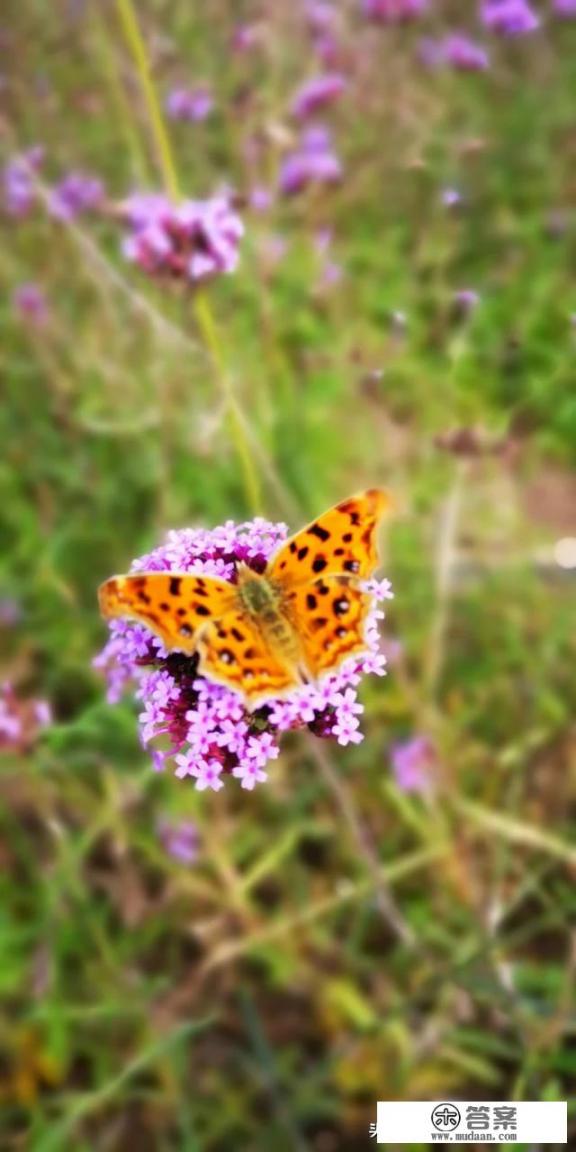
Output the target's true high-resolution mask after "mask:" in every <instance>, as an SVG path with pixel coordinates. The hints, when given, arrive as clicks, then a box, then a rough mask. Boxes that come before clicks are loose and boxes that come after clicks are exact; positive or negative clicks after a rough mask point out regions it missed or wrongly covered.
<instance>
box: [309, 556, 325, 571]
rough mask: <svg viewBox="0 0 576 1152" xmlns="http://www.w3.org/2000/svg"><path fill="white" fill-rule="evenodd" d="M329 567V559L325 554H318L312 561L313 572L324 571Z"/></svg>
mask: <svg viewBox="0 0 576 1152" xmlns="http://www.w3.org/2000/svg"><path fill="white" fill-rule="evenodd" d="M327 567H328V561H327V560H326V559H325V558H324V556H316V557H315V559H314V560H313V561H312V571H313V572H323V571H324V569H325V568H327Z"/></svg>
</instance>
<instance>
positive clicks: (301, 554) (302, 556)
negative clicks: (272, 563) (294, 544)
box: [298, 544, 310, 560]
mask: <svg viewBox="0 0 576 1152" xmlns="http://www.w3.org/2000/svg"><path fill="white" fill-rule="evenodd" d="M309 551H310V549H309V547H308V545H307V544H305V545H304V547H303V548H299V549H298V559H299V560H305V559H306V557H307V555H308V553H309Z"/></svg>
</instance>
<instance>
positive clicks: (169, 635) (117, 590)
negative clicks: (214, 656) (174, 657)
mask: <svg viewBox="0 0 576 1152" xmlns="http://www.w3.org/2000/svg"><path fill="white" fill-rule="evenodd" d="M236 596H237V594H236V590H235V588H234V586H233V585H232V584H230V583H228V581H226V580H220V579H218V578H217V577H215V576H202V575H194V574H193V573H190V572H134V573H130V574H129V575H127V576H112V577H111V579H110V580H106V582H105V583H104V584H102V585H101V587H100V589H99V592H98V599H99V601H100V610H101V612H102V615H103V616H105V617H106V618H107V619H110V618H112V617H115V616H121V617H129V618H130V619H133V620H139V621H141V623H142V624H146V625H147V626H148V627H149V628H150V629H151V630H152V632H154V633H155V635H156V636H159V637H160V639H161V640H162V643H163V644H164V646H165V648H167V649H169V650H170V649H173V648H177V649H178V650H179V651H181V652H187V653H191V652H194V651H195V650H196V648H197V645H198V638H199V636H200V635H201V634H202V632H203V631H204V629H205V628H206V626H207V625H208V624H210V623H211V622H212V621H213V620H218V619H220V618H221V617H222V616H223V615H224V614H225V613H226V612H229V611H230V609H231V608H232V607H233V606H234V605H235V603H236Z"/></svg>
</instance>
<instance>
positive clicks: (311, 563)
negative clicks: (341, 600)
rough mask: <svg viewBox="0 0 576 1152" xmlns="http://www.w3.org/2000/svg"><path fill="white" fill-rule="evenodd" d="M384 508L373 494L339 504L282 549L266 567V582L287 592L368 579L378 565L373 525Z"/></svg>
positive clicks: (383, 498) (381, 495) (380, 495)
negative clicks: (324, 581)
mask: <svg viewBox="0 0 576 1152" xmlns="http://www.w3.org/2000/svg"><path fill="white" fill-rule="evenodd" d="M390 505H391V501H390V498H389V496H388V495H387V494H386V493H385V492H382V491H380V489H378V488H370V489H369V490H368V491H367V492H360V493H359V494H358V495H357V496H351V497H350V498H349V499H348V500H342V501H341V503H340V504H336V505H335V507H334V508H330V509H329V510H328V512H325V513H324V515H323V516H319V517H318V519H317V520H313V521H312V523H311V524H308V525H307V527H306V528H303V529H302V530H301V532H297V533H296V534H295V535H294V536H292V537H291V538H290V539H289V540H287V541H286V543H285V544H283V545H282V547H281V548H280V549H279V551H278V552H277V553H276V555H275V556H274V557H273V559H272V561H271V563H270V566H269V573H270V578H271V579H272V580H277V581H278V582H279V583H280V584H281V585H282V586H283V587H291V586H293V585H294V584H297V583H300V584H302V583H306V582H309V581H314V580H317V579H318V578H319V576H328V575H330V574H341V575H348V576H358V577H360V578H361V579H365V578H366V577H367V576H371V575H372V573H373V572H374V569H375V568H376V566H377V564H378V546H377V529H378V524H379V522H380V519H381V517H382V516H383V515H384V513H385V512H386V510H387V509H388V508H389V507H390Z"/></svg>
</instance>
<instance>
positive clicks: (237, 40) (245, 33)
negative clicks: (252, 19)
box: [232, 24, 260, 52]
mask: <svg viewBox="0 0 576 1152" xmlns="http://www.w3.org/2000/svg"><path fill="white" fill-rule="evenodd" d="M259 40H260V30H259V28H258V26H257V25H256V24H237V25H236V27H235V29H234V33H233V35H232V47H233V48H234V49H235V50H236V51H237V52H249V51H250V49H251V48H255V47H256V46H257V44H258V43H259Z"/></svg>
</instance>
